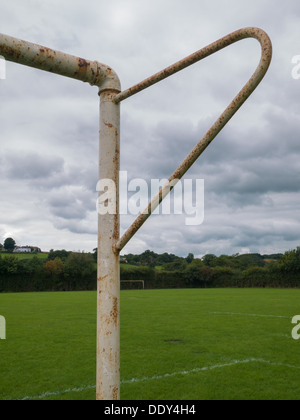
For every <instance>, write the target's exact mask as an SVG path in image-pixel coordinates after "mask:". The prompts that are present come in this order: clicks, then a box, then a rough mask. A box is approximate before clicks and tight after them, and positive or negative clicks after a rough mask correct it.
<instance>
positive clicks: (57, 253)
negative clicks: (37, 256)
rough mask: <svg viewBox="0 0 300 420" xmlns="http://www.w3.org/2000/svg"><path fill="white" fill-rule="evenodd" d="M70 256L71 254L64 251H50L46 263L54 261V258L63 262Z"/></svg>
mask: <svg viewBox="0 0 300 420" xmlns="http://www.w3.org/2000/svg"><path fill="white" fill-rule="evenodd" d="M70 254H71V252H69V251H66V250H65V249H61V250H56V251H54V250H53V249H51V250H50V252H49V254H48V261H51V260H55V259H56V258H59V259H60V260H61V261H65V260H66V259H67V258H68V256H69V255H70Z"/></svg>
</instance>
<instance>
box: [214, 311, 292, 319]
mask: <svg viewBox="0 0 300 420" xmlns="http://www.w3.org/2000/svg"><path fill="white" fill-rule="evenodd" d="M209 313H210V314H214V315H243V316H254V317H262V318H284V319H292V317H290V316H280V315H259V314H246V313H243V312H209Z"/></svg>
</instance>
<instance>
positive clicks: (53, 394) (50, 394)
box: [21, 358, 300, 401]
mask: <svg viewBox="0 0 300 420" xmlns="http://www.w3.org/2000/svg"><path fill="white" fill-rule="evenodd" d="M248 363H264V364H267V365H270V366H275V367H285V368H290V369H300V366H293V365H290V364H286V363H277V362H271V361H269V360H264V359H254V358H251V359H247V360H233V361H232V362H229V363H224V364H220V365H213V366H206V367H202V368H195V369H191V370H182V371H180V372H173V373H165V374H164V375H156V376H149V377H144V378H132V379H125V380H123V381H122V382H121V385H125V384H132V383H139V382H149V381H154V380H159V379H165V378H171V377H173V376H178V375H191V374H193V373H199V372H205V371H210V370H215V369H221V368H226V367H231V366H235V365H245V364H248ZM90 389H96V386H95V385H87V386H83V387H80V388H69V389H65V390H61V391H55V392H45V393H43V394H41V395H37V396H34V397H29V396H27V397H24V398H22V399H21V401H28V400H41V399H43V398H47V397H57V396H59V395H64V394H68V393H71V392H73V393H80V392H83V391H87V390H90Z"/></svg>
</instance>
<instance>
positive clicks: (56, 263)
mask: <svg viewBox="0 0 300 420" xmlns="http://www.w3.org/2000/svg"><path fill="white" fill-rule="evenodd" d="M44 269H45V272H46V273H47V274H48V275H50V276H59V275H61V274H63V272H64V263H63V262H62V260H61V259H60V258H55V260H50V261H47V262H46V264H45V266H44Z"/></svg>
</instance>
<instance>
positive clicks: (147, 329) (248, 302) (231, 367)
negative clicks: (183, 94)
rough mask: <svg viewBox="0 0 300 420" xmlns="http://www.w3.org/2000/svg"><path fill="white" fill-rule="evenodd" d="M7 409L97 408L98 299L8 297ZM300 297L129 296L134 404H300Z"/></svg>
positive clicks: (0, 304) (128, 370)
mask: <svg viewBox="0 0 300 420" xmlns="http://www.w3.org/2000/svg"><path fill="white" fill-rule="evenodd" d="M0 315H2V316H4V317H5V318H6V323H7V328H6V340H0V378H1V380H0V399H1V400H7V399H13V400H15V399H29V400H30V399H33V400H37V399H45V400H93V399H95V370H96V368H95V365H96V355H95V352H96V350H95V349H96V338H95V336H96V293H95V292H74V293H73V292H71V293H28V294H1V295H0ZM294 315H300V290H278V289H276V290H272V289H210V290H205V289H191V290H149V291H147V290H145V291H143V290H140V291H122V292H121V380H122V384H121V398H122V399H124V400H176V399H178V400H184V399H187V400H248V399H256V400H258V399H261V400H262V399H264V400H265V399H268V400H282V399H285V400H298V399H299V398H300V380H299V374H300V341H295V340H293V339H292V336H291V332H292V328H293V327H294V326H293V325H292V323H291V319H292V317H293V316H294Z"/></svg>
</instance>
